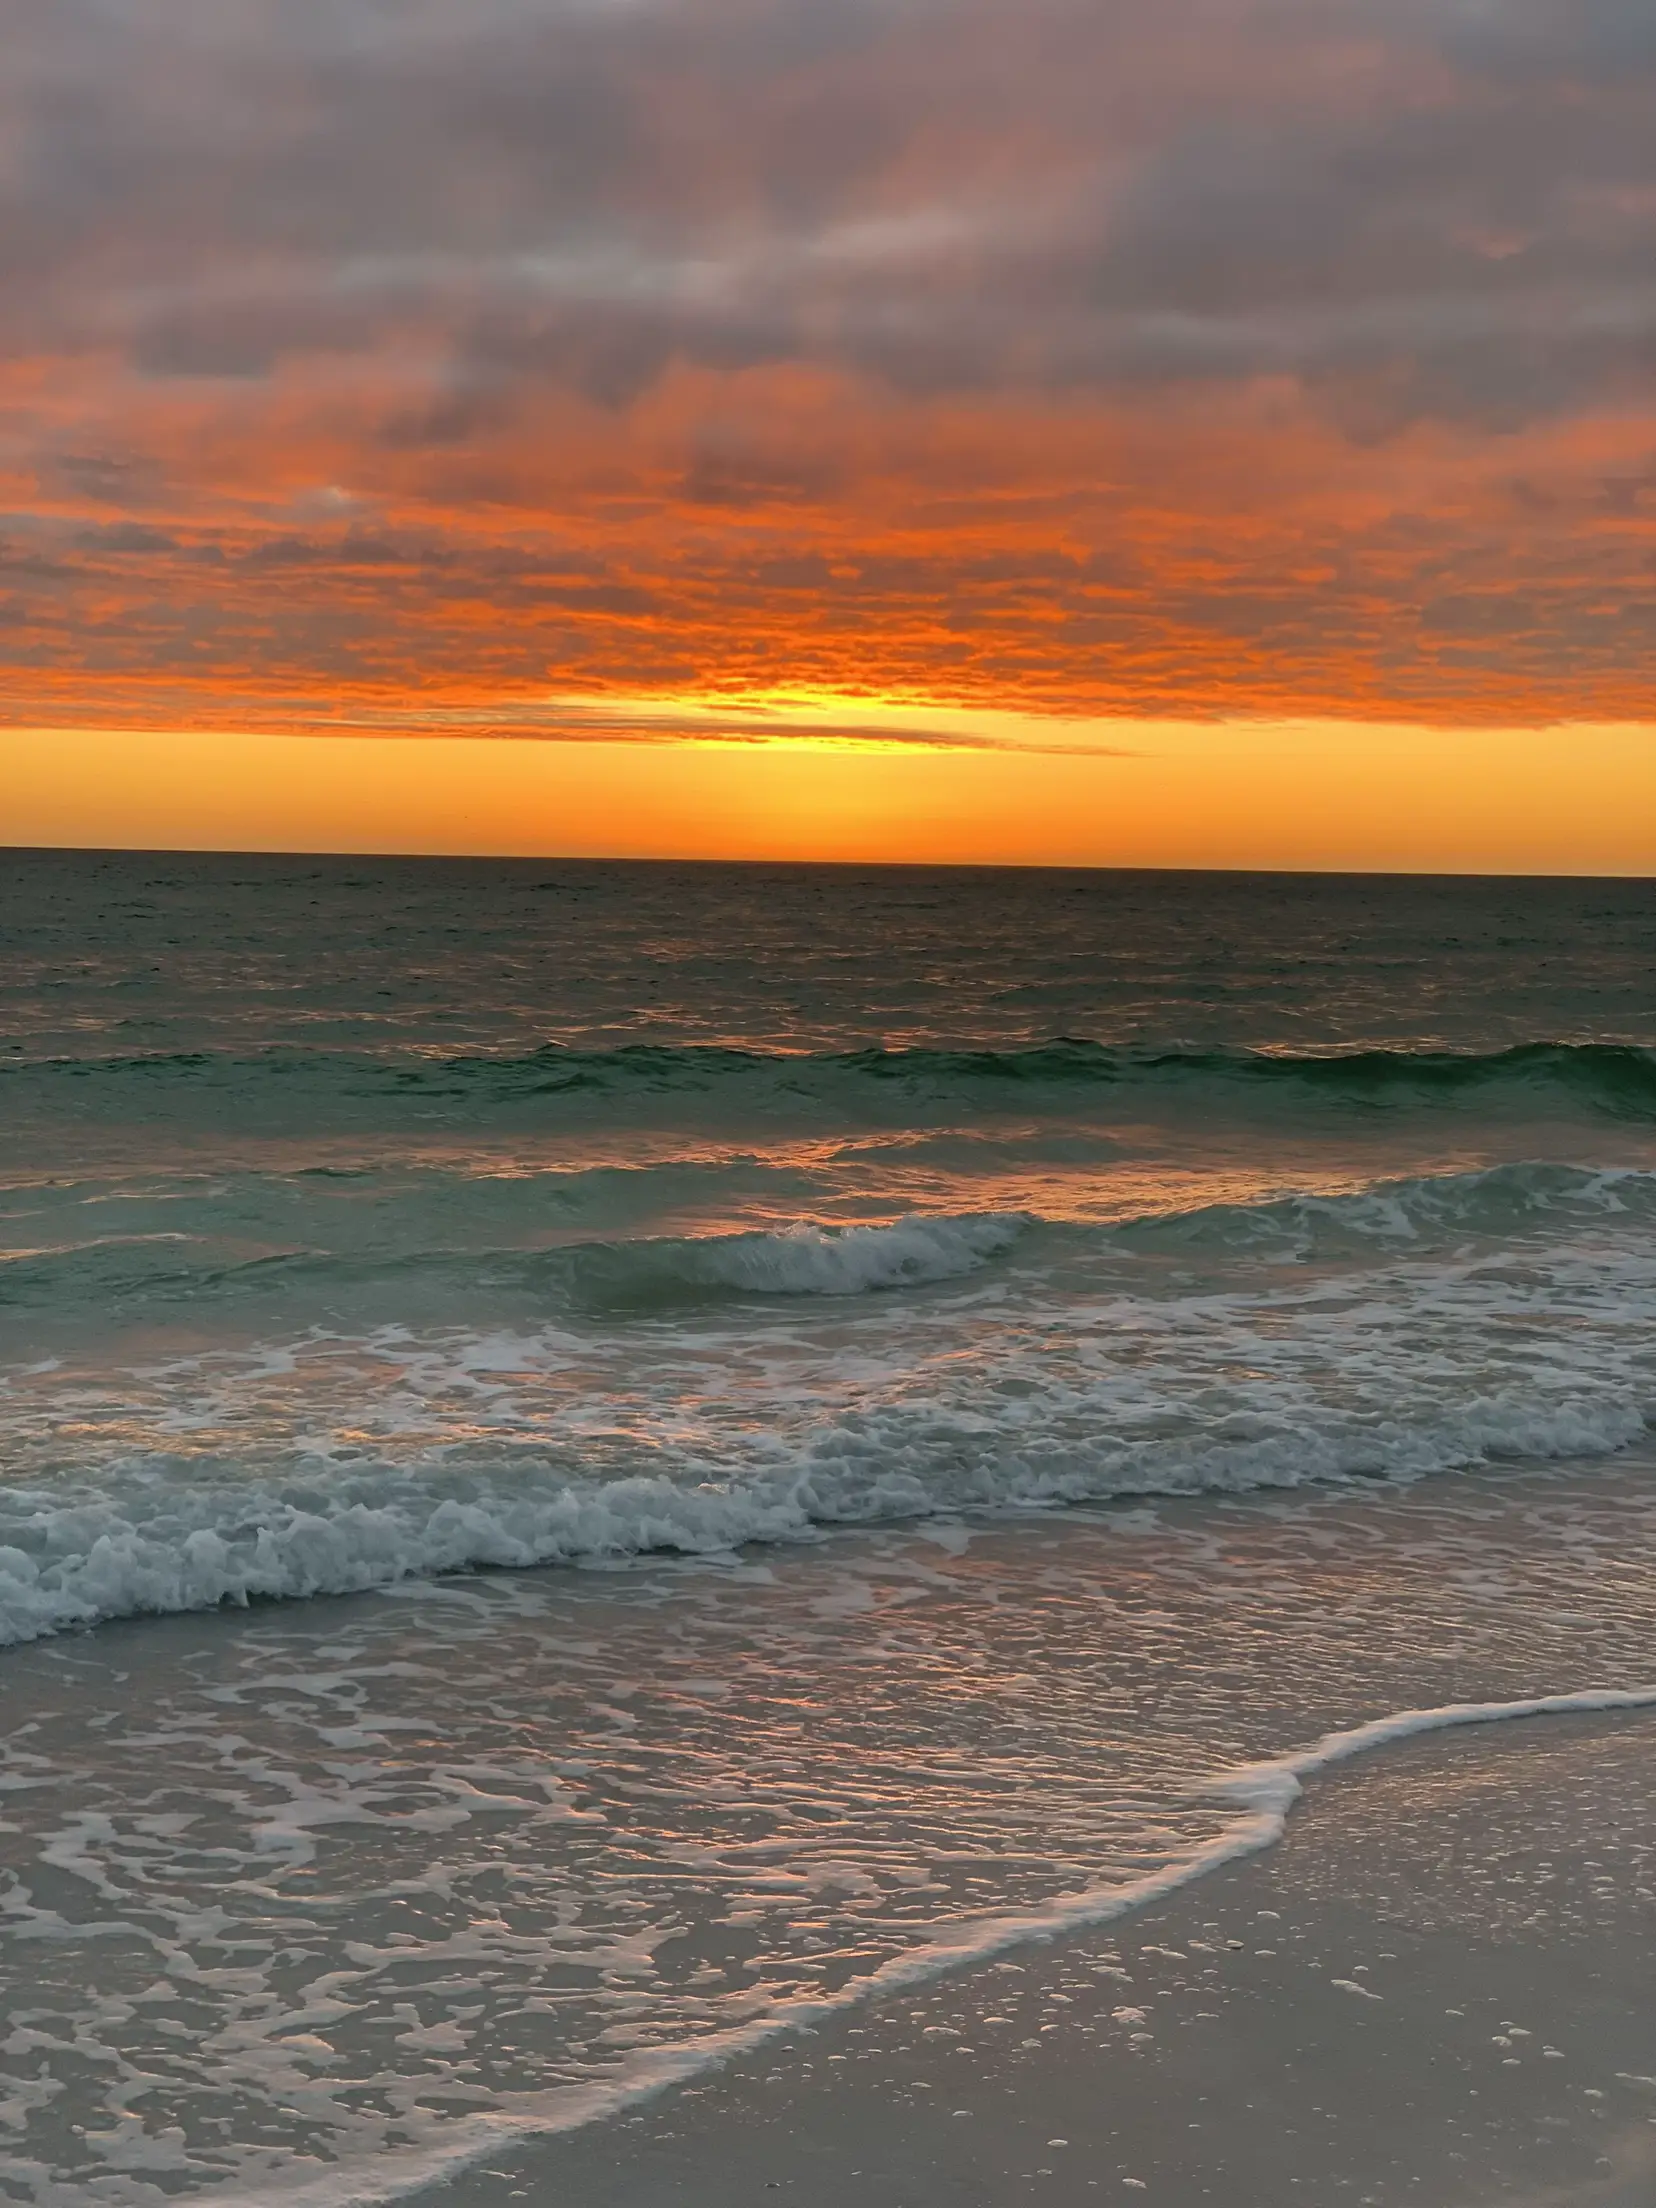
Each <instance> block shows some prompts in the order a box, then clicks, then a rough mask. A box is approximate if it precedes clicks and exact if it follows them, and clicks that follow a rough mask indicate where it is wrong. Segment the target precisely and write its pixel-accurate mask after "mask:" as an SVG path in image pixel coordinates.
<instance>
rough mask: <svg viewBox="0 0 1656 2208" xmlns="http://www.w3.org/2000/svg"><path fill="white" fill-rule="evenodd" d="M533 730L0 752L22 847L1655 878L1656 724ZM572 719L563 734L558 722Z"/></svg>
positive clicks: (34, 743)
mask: <svg viewBox="0 0 1656 2208" xmlns="http://www.w3.org/2000/svg"><path fill="white" fill-rule="evenodd" d="M547 712H548V716H549V718H548V721H547V723H546V725H545V726H544V728H543V730H542V732H541V733H540V735H539V736H538V737H527V736H525V735H524V734H523V733H522V732H519V735H518V738H517V740H514V741H504V740H500V739H499V738H491V737H490V736H487V735H483V734H481V733H480V734H469V735H464V736H462V735H459V734H456V733H455V732H454V729H453V726H452V724H449V725H443V724H441V723H439V725H438V726H437V727H436V728H435V729H431V730H430V731H429V732H426V733H420V734H414V733H411V732H409V731H408V730H407V729H406V728H387V729H384V730H383V731H379V732H374V733H370V732H369V731H368V730H366V729H364V728H362V727H360V726H358V727H355V728H352V729H350V730H349V731H345V730H329V731H327V732H318V733H314V734H310V735H306V736H292V735H284V734H278V733H273V732H271V731H270V730H267V729H266V730H261V729H257V728H254V729H249V730H244V731H242V732H239V733H232V732H229V731H225V730H220V729H214V730H190V731H176V730H174V731H167V730H108V729H102V730H99V729H79V730H77V729H52V730H49V731H43V730H38V729H36V730H29V729H14V730H11V731H7V732H4V733H0V789H3V791H4V810H3V813H0V836H3V838H4V840H5V841H6V842H9V843H12V844H19V845H26V844H71V845H74V844H86V845H101V846H110V847H126V848H145V847H148V848H186V849H211V848H227V849H241V850H316V851H409V852H455V853H475V854H479V855H502V856H504V855H509V854H522V855H525V856H541V855H547V856H550V855H557V854H564V855H572V856H573V855H585V856H611V855H613V856H618V857H627V856H631V857H657V858H667V857H673V858H708V859H760V858H777V859H825V860H848V861H898V862H904V861H907V862H934V863H956V862H958V863H963V864H973V863H984V864H1017V865H1078V866H1172V867H1203V866H1217V867H1265V868H1272V867H1286V868H1308V869H1336V870H1337V869H1345V868H1351V869H1362V868H1377V869H1382V870H1392V869H1395V870H1400V871H1405V872H1408V871H1420V872H1427V871H1437V872H1496V873H1545V872H1563V873H1586V874H1593V873H1602V874H1641V873H1647V872H1656V729H1653V728H1651V727H1650V726H1648V725H1641V724H1636V723H1621V724H1592V725H1585V724H1584V725H1578V726H1574V727H1569V728H1541V729H1476V730H1461V731H1446V730H1443V729H1431V728H1419V727H1410V726H1408V725H1402V724H1399V725H1391V724H1384V725H1376V724H1370V723H1330V722H1326V721H1278V722H1266V721H1214V722H1197V721H1126V720H1080V719H1049V718H1044V717H1037V716H1034V715H1029V714H1023V713H1018V712H993V711H989V710H985V709H976V708H973V709H967V708H958V707H948V706H938V705H935V704H931V703H927V702H924V701H920V700H913V699H895V700H894V699H889V698H871V697H867V696H836V695H832V694H828V693H817V692H810V693H807V692H773V693H768V694H764V695H762V696H759V697H746V698H741V699H736V700H732V699H723V698H719V699H715V698H709V697H706V696H702V697H681V698H660V697H649V698H643V699H634V700H626V701H622V702H620V703H618V702H617V701H615V700H613V699H582V700H575V701H570V700H563V701H557V703H556V705H555V706H553V705H549V706H548V708H547ZM554 713H555V714H557V715H558V716H561V718H560V719H559V720H558V722H557V723H556V725H554V722H553V720H552V718H551V716H552V715H553V714H554Z"/></svg>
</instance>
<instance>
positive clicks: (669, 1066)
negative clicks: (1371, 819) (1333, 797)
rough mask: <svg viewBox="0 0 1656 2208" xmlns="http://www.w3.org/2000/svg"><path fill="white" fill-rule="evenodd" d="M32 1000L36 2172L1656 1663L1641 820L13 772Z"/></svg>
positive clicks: (772, 1977) (6, 1882)
mask: <svg viewBox="0 0 1656 2208" xmlns="http://www.w3.org/2000/svg"><path fill="white" fill-rule="evenodd" d="M0 1006H3V1009H0V1639H3V1641H4V1642H5V1644H7V1645H6V1648H5V1652H4V1654H3V1655H0V1691H3V1695H4V1728H3V1733H4V1750H3V1756H0V1978H3V1983H0V2016H3V2021H0V2035H3V2036H0V2201H7V2202H25V2203H31V2204H41V2208H70V2204H75V2208H84V2204H86V2203H101V2204H109V2208H116V2204H119V2208H160V2204H162V2203H163V2202H170V2201H195V2200H204V2201H205V2200H215V2199H219V2198H222V2199H225V2200H232V2199H233V2200H235V2201H236V2202H238V2203H249V2202H252V2203H266V2202H268V2203H273V2204H274V2203H284V2204H285V2203H296V2204H297V2203H306V2204H314V2208H344V2204H345V2203H348V2202H363V2203H366V2202H372V2201H379V2200H383V2199H388V2198H390V2197H393V2196H395V2195H397V2194H399V2193H406V2192H409V2191H411V2190H415V2189H417V2188H419V2187H420V2186H422V2185H424V2184H427V2183H429V2182H430V2181H431V2180H432V2179H434V2178H436V2177H439V2176H440V2175H441V2174H442V2173H443V2172H444V2171H445V2170H446V2169H451V2168H453V2167H455V2166H456V2165H457V2164H459V2163H463V2162H465V2161H468V2160H475V2159H477V2158H479V2157H482V2156H486V2155H488V2154H489V2153H490V2152H492V2151H494V2150H495V2149H496V2148H498V2147H500V2146H501V2145H502V2144H503V2143H509V2142H510V2141H511V2140H512V2139H513V2138H515V2137H519V2136H523V2135H528V2134H534V2133H544V2134H550V2135H555V2134H557V2133H558V2132H560V2131H563V2130H567V2129H569V2128H570V2127H571V2126H574V2125H578V2124H582V2123H586V2122H589V2121H592V2120H594V2119H595V2118H598V2117H601V2116H604V2115H606V2114H609V2113H612V2112H614V2111H617V2110H620V2109H623V2108H625V2107H627V2106H628V2105H630V2103H631V2102H633V2101H634V2100H636V2099H637V2098H638V2097H640V2096H642V2095H644V2094H647V2093H649V2092H653V2091H656V2090H658V2089H659V2088H660V2087H662V2086H663V2085H665V2084H668V2083H671V2082H672V2081H673V2080H674V2079H677V2078H681V2077H686V2076H689V2075H691V2074H692V2073H693V2072H694V2071H696V2070H697V2069H698V2068H700V2067H703V2066H705V2065H706V2064H708V2063H709V2062H713V2061H716V2060H718V2059H719V2058H720V2057H721V2055H722V2054H725V2053H728V2052H729V2051H730V2050H731V2049H734V2048H738V2047H745V2046H748V2045H751V2044H752V2043H753V2042H754V2041H755V2040H756V2039H757V2038H758V2037H760V2036H762V2035H763V2034H765V2033H767V2032H770V2031H774V2030H777V2029H779V2028H797V2027H799V2026H801V2025H808V2024H809V2023H810V2021H811V2020H812V2018H813V2017H819V2016H822V2015H825V2014H827V2013H829V2012H830V2011H832V2010H834V2009H836V2008H838V2007H843V2006H844V2005H846V2004H848V2003H850V2002H853V2001H856V2000H861V1999H867V1998H878V1997H879V1996H880V1995H881V1994H882V1993H884V1992H889V1991H890V1990H891V1989H892V1988H893V1987H897V1986H901V1985H904V1984H909V1983H913V1982H914V1981H915V1980H916V1979H917V1978H919V1977H921V1976H924V1975H926V1974H929V1973H932V1972H936V1971H941V1970H944V1969H948V1968H951V1967H955V1966H957V1965H959V1964H961V1963H963V1962H968V1961H971V1960H973V1959H976V1958H980V1957H982V1956H984V1955H987V1954H990V1953H992V1952H994V1951H996V1950H997V1949H998V1948H1001V1947H1005V1946H1008V1945H1010V1944H1013V1943H1016V1942H1018V1941H1021V1940H1025V1939H1028V1938H1031V1937H1039V1936H1051V1935H1053V1934H1056V1933H1058V1932H1061V1931H1062V1930H1063V1929H1065V1928H1066V1927H1068V1926H1072V1925H1079V1924H1082V1923H1085V1922H1089V1921H1096V1920H1098V1919H1100V1918H1102V1917H1105V1916H1108V1915H1109V1914H1111V1913H1112V1912H1113V1911H1116V1910H1119V1909H1120V1908H1121V1907H1123V1906H1125V1905H1127V1904H1130V1903H1131V1902H1132V1900H1133V1899H1134V1898H1135V1897H1139V1896H1143V1895H1145V1894H1148V1893H1158V1892H1164V1891H1166V1890H1168V1889H1169V1887H1171V1886H1173V1885H1176V1884H1177V1883H1179V1882H1180V1881H1181V1880H1182V1879H1184V1878H1186V1877H1188V1876H1191V1875H1194V1874H1195V1873H1196V1872H1197V1871H1198V1870H1200V1869H1201V1868H1203V1867H1204V1866H1206V1865H1208V1864H1211V1863H1214V1862H1217V1861H1221V1860H1224V1859H1226V1858H1227V1857H1228V1856H1230V1855H1234V1854H1236V1853H1238V1852H1240V1851H1241V1850H1243V1849H1245V1848H1250V1847H1255V1846H1259V1845H1262V1844H1266V1843H1268V1841H1269V1840H1270V1838H1271V1837H1272V1834H1273V1833H1274V1832H1275V1831H1276V1830H1279V1829H1280V1823H1281V1817H1282V1815H1283V1814H1285V1813H1286V1811H1287V1809H1288V1807H1289V1805H1290V1804H1291V1801H1292V1798H1293V1793H1294V1790H1295V1785H1296V1780H1297V1777H1298V1775H1300V1774H1302V1773H1303V1772H1304V1771H1306V1770H1308V1769H1311V1768H1314V1767H1315V1766H1316V1763H1317V1762H1318V1761H1319V1760H1326V1758H1327V1757H1328V1756H1329V1755H1333V1754H1338V1753H1343V1752H1346V1750H1347V1749H1349V1748H1350V1747H1352V1746H1353V1745H1355V1746H1363V1745H1366V1744H1368V1743H1369V1742H1371V1741H1375V1740H1379V1739H1382V1738H1385V1737H1388V1736H1389V1735H1391V1734H1394V1733H1395V1732H1397V1731H1399V1730H1406V1729H1408V1728H1409V1727H1411V1726H1416V1725H1419V1724H1424V1723H1427V1722H1442V1721H1444V1720H1445V1719H1446V1718H1455V1717H1466V1716H1469V1715H1471V1716H1478V1717H1481V1718H1487V1717H1490V1716H1493V1715H1496V1714H1499V1713H1500V1711H1502V1710H1505V1709H1507V1708H1508V1707H1509V1706H1511V1705H1514V1704H1523V1703H1525V1702H1527V1701H1530V1700H1533V1699H1535V1698H1545V1697H1557V1696H1565V1697H1579V1698H1581V1699H1583V1700H1584V1701H1586V1702H1593V1701H1595V1700H1606V1699H1609V1700H1614V1699H1615V1698H1617V1697H1618V1696H1619V1697H1623V1698H1627V1697H1639V1696H1642V1695H1643V1694H1645V1693H1646V1691H1647V1683H1648V1682H1650V1681H1652V1680H1656V1449H1653V1446H1652V1441H1653V1437H1652V1429H1653V1427H1656V884H1653V883H1650V882H1631V881H1628V882H1617V881H1587V882H1568V881H1516V880H1512V881H1447V880H1403V879H1356V878H1350V879H1347V878H1331V877H1305V876H1293V877H1290V876H1280V877H1275V876H1263V875H1255V876H1244V875H1194V874H1192V875H1177V874H1109V873H1060V872H1024V871H1007V872H997V871H967V870H922V869H915V870H905V869H878V870H874V869H871V870H867V871H860V870H856V869H850V868H828V867H823V868H809V867H762V866H753V867H721V866H688V865H686V866H673V865H632V864H600V863H566V862H562V861H557V862H521V863H517V862H515V863H511V864H500V863H488V864H485V863H481V862H479V863H471V862H450V861H417V860H380V859H373V860H347V859H311V858H291V859H290V858H239V857H238V858H229V857H194V856H155V855H137V856H134V855H102V854H74V853H52V852H11V853H5V854H0ZM1465 1705H1475V1706H1476V1707H1475V1708H1473V1709H1471V1710H1468V1709H1467V1708H1466V1707H1465ZM1486 1705H1488V1706H1490V1707H1485V1706H1486ZM1362 1728H1369V1729H1370V1730H1367V1731H1360V1732H1358V1735H1357V1737H1356V1738H1355V1740H1354V1741H1353V1740H1347V1741H1346V1742H1345V1743H1344V1744H1343V1746H1342V1744H1341V1742H1339V1741H1335V1742H1333V1743H1332V1744H1329V1743H1326V1742H1325V1743H1324V1745H1323V1746H1322V1747H1318V1746H1317V1745H1316V1744H1317V1743H1318V1742H1319V1741H1322V1740H1323V1736H1325V1735H1329V1734H1351V1733H1353V1731H1354V1729H1362ZM1239 1772H1240V1773H1241V1774H1242V1775H1240V1776H1239V1775H1238V1774H1239Z"/></svg>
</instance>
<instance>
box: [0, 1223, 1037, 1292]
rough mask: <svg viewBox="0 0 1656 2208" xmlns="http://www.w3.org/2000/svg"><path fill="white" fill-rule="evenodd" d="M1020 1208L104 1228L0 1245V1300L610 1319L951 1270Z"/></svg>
mask: <svg viewBox="0 0 1656 2208" xmlns="http://www.w3.org/2000/svg"><path fill="white" fill-rule="evenodd" d="M1033 1223H1034V1222H1033V1221H1032V1220H1031V1218H1030V1217H1029V1215H1027V1214H1024V1213H1016V1212H970V1213H965V1214H961V1215H958V1216H951V1215H949V1214H947V1213H938V1214H915V1215H912V1216H909V1217H905V1218H899V1219H896V1220H892V1221H890V1222H887V1223H885V1224H877V1225H859V1226H832V1225H829V1226H822V1225H816V1224H813V1223H810V1222H801V1223H799V1224H796V1225H792V1226H787V1227H782V1228H777V1229H774V1230H771V1231H764V1230H750V1231H745V1232H738V1233H734V1234H707V1235H683V1236H679V1235H654V1236H652V1235H640V1236H638V1237H636V1238H634V1239H632V1240H627V1241H591V1242H576V1243H570V1244H568V1245H566V1246H564V1247H562V1248H556V1249H550V1250H537V1249H527V1250H525V1249H521V1248H519V1249H511V1248H504V1249H503V1248H498V1247H485V1248H482V1249H473V1250H466V1249H421V1248H419V1247H418V1246H415V1247H412V1248H408V1247H405V1248H403V1249H400V1250H399V1249H395V1248H393V1249H381V1250H378V1251H374V1252H370V1253H365V1254H361V1255H350V1254H343V1253H340V1252H337V1251H330V1250H327V1249H320V1248H313V1249H289V1250H270V1251H264V1252H260V1253H258V1254H256V1255H252V1256H248V1255H237V1254H234V1253H228V1254H227V1253H226V1252H225V1250H224V1249H223V1248H221V1247H220V1246H218V1245H217V1244H215V1242H214V1241H213V1239H212V1238H211V1237H210V1236H205V1235H204V1236H200V1237H194V1236H191V1235H189V1234H187V1233H182V1232H173V1233H165V1234H134V1235H107V1236H101V1237H99V1238H97V1239H96V1240H93V1241H88V1242H82V1243H65V1244H62V1245H59V1246H58V1247H55V1248H40V1249H23V1250H16V1251H13V1252H10V1253H7V1254H0V1307H4V1306H6V1305H12V1306H17V1305H29V1304H42V1303H46V1304H52V1303H56V1304H59V1305H62V1304H65V1303H70V1302H84V1301H89V1300H95V1299H103V1300H106V1301H110V1300H112V1301H115V1302H117V1303H127V1304H130V1303H134V1302H160V1303H180V1302H190V1301H196V1300H201V1299H206V1300H213V1301H223V1300H226V1299H229V1300H234V1299H236V1298H238V1297H241V1298H246V1297H251V1296H258V1295H261V1294H265V1293H273V1294H276V1295H280V1296H289V1297H291V1295H292V1293H293V1292H294V1290H296V1289H307V1290H322V1289H330V1290H339V1289H342V1288H344V1287H347V1286H349V1285H350V1284H352V1283H356V1282H371V1283H375V1284H377V1285H380V1286H383V1285H384V1284H385V1283H387V1282H395V1281H399V1280H400V1281H402V1282H403V1283H405V1284H412V1283H414V1282H416V1281H419V1282H422V1283H424V1284H427V1285H429V1284H431V1283H433V1282H435V1283H437V1284H440V1285H443V1284H446V1285H448V1286H449V1287H450V1288H451V1290H452V1291H453V1292H455V1293H456V1294H457V1295H462V1296H463V1295H464V1294H465V1292H466V1291H467V1290H469V1289H471V1288H474V1287H476V1286H478V1285H479V1284H486V1285H487V1286H488V1287H489V1288H491V1289H501V1288H510V1289H514V1290H517V1291H519V1292H520V1293H528V1294H531V1295H537V1296H540V1297H551V1298H553V1299H555V1300H557V1301H559V1302H562V1303H565V1304H569V1305H573V1306H574V1307H575V1308H576V1309H577V1310H587V1311H590V1312H595V1313H608V1314H611V1315H614V1316H622V1315H625V1314H626V1313H628V1312H634V1313H637V1314H640V1315H642V1314H645V1313H648V1312H650V1311H653V1310H659V1311H662V1312H668V1311H671V1310H674V1309H678V1308H681V1307H684V1306H687V1305H688V1306H694V1305H697V1304H705V1303H709V1302H722V1301H726V1300H728V1299H731V1298H741V1297H751V1296H758V1297H769V1296H859V1295H866V1294H870V1293H878V1292H880V1291H882V1290H888V1289H897V1288H924V1287H929V1286H932V1285H934V1284H937V1283H940V1282H943V1281H949V1280H957V1279H960V1278H961V1277H963V1276H964V1275H966V1274H968V1273H973V1272H976V1271H977V1270H978V1269H979V1267H981V1266H983V1265H985V1264H987V1263H989V1261H990V1260H991V1259H993V1258H995V1257H998V1256H1000V1255H1001V1254H1002V1253H1003V1252H1004V1251H1006V1250H1009V1249H1010V1248H1011V1247H1012V1244H1013V1243H1014V1242H1015V1241H1016V1240H1017V1238H1018V1236H1019V1235H1020V1234H1021V1233H1022V1232H1023V1230H1024V1228H1025V1227H1027V1226H1029V1225H1031V1224H1033Z"/></svg>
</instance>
